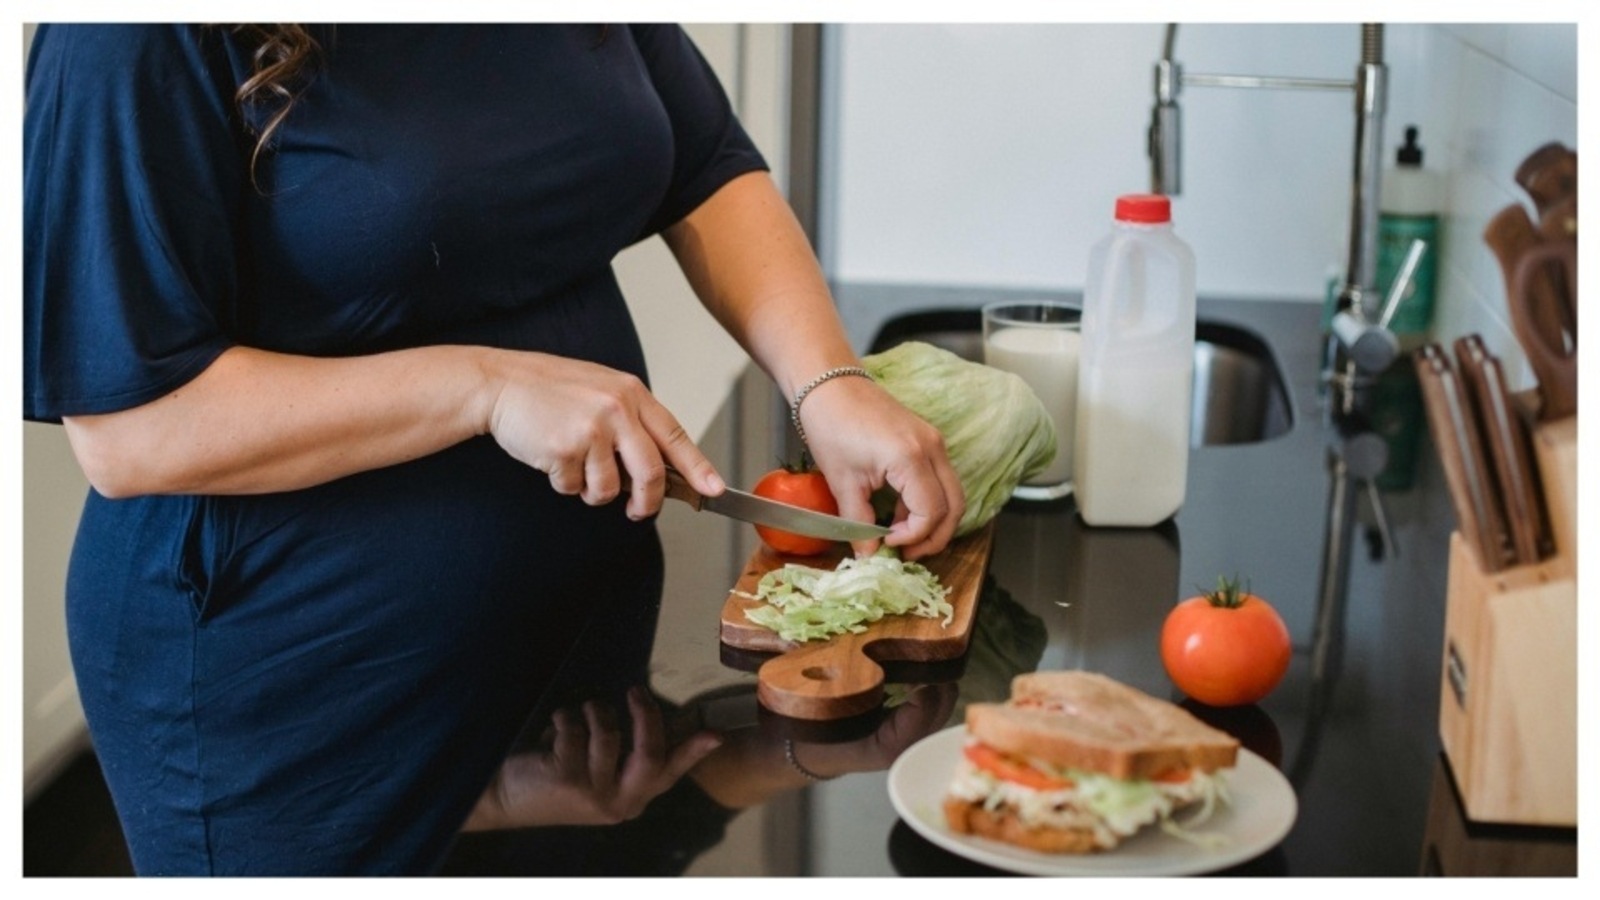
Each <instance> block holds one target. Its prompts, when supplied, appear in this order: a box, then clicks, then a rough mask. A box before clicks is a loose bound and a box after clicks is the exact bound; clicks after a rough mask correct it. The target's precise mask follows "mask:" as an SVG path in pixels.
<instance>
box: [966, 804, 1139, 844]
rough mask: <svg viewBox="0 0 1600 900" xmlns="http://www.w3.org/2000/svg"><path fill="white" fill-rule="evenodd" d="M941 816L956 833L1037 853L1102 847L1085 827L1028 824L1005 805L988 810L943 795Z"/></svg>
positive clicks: (1092, 833)
mask: <svg viewBox="0 0 1600 900" xmlns="http://www.w3.org/2000/svg"><path fill="white" fill-rule="evenodd" d="M944 820H945V822H946V823H948V824H949V826H950V830H951V831H954V832H956V833H958V834H975V835H977V836H979V837H986V838H990V839H993V840H997V841H1005V842H1006V843H1008V844H1016V845H1017V846H1019V847H1027V848H1028V849H1029V850H1037V851H1039V852H1040V853H1097V852H1099V851H1100V850H1103V849H1108V848H1103V847H1101V846H1100V845H1099V844H1097V843H1096V842H1095V838H1094V831H1093V829H1089V828H1029V827H1028V826H1026V825H1024V824H1022V820H1021V819H1019V818H1017V816H1016V815H1015V814H1014V813H1012V812H1011V811H1010V810H1008V809H997V810H994V811H990V810H987V809H984V808H983V805H982V804H979V803H972V802H969V801H966V800H961V799H959V798H956V797H946V798H945V801H944Z"/></svg>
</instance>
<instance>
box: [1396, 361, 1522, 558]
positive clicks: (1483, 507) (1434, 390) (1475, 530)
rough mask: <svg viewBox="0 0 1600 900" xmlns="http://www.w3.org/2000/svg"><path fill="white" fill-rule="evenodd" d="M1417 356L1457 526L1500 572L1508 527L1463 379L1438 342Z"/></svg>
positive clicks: (1429, 415) (1476, 552)
mask: <svg viewBox="0 0 1600 900" xmlns="http://www.w3.org/2000/svg"><path fill="white" fill-rule="evenodd" d="M1413 358H1414V362H1415V365H1416V369H1417V380H1418V382H1420V383H1421V385H1422V396H1423V405H1424V406H1425V407H1426V409H1427V412H1428V430H1429V432H1430V433H1431V434H1432V435H1433V443H1434V446H1435V447H1436V448H1438V451H1439V457H1440V460H1441V461H1442V462H1443V464H1444V474H1445V481H1446V483H1447V484H1448V485H1449V488H1450V497H1451V500H1452V502H1453V503H1454V505H1455V508H1456V522H1457V525H1458V526H1459V527H1460V529H1461V534H1462V537H1464V538H1465V539H1466V540H1467V543H1468V544H1470V545H1471V546H1472V548H1473V551H1474V553H1475V555H1476V556H1477V557H1478V560H1479V564H1480V565H1482V566H1483V569H1484V571H1486V572H1498V571H1500V570H1501V569H1502V568H1504V567H1505V557H1506V548H1505V542H1504V541H1503V539H1502V535H1503V531H1502V530H1501V528H1500V526H1499V524H1498V521H1497V520H1496V519H1495V518H1494V515H1495V512H1494V505H1493V503H1492V502H1491V497H1490V495H1489V492H1488V489H1487V481H1486V477H1487V473H1486V472H1485V470H1484V460H1483V453H1482V447H1481V445H1480V444H1479V443H1478V440H1477V437H1476V435H1475V433H1474V429H1475V427H1476V423H1475V421H1474V420H1473V419H1472V418H1471V417H1470V416H1469V415H1468V412H1469V410H1468V407H1467V405H1466V403H1465V401H1464V399H1463V397H1462V392H1461V382H1460V380H1459V379H1458V378H1457V376H1456V372H1455V370H1454V369H1453V368H1451V365H1450V359H1449V357H1447V356H1446V355H1445V353H1444V350H1443V349H1442V348H1441V347H1440V346H1439V345H1438V344H1436V343H1429V344H1425V345H1423V346H1422V347H1420V348H1418V350H1417V351H1416V353H1415V354H1414V357H1413Z"/></svg>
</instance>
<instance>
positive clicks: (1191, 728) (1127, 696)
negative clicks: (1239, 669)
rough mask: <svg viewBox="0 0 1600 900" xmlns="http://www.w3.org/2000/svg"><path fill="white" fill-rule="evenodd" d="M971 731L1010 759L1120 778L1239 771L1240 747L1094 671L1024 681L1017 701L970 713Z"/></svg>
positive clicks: (1037, 675) (1017, 686)
mask: <svg viewBox="0 0 1600 900" xmlns="http://www.w3.org/2000/svg"><path fill="white" fill-rule="evenodd" d="M967 731H968V733H969V734H971V735H973V736H974V737H976V738H977V739H978V740H980V741H982V742H983V743H985V744H988V745H989V746H991V747H993V748H995V749H996V750H1000V751H1002V752H1005V753H1012V754H1016V755H1018V756H1033V757H1038V758H1041V759H1046V760H1049V761H1050V762H1051V763H1053V764H1055V765H1058V766H1066V767H1070V768H1076V769H1083V770H1085V771H1089V772H1099V773H1102V774H1105V775H1109V776H1111V777H1113V778H1153V777H1155V776H1157V775H1160V774H1162V773H1164V772H1167V771H1169V770H1172V769H1178V768H1195V769H1199V770H1200V771H1203V772H1211V771H1214V770H1216V769H1223V768H1227V767H1229V766H1232V765H1233V764H1234V762H1235V761H1236V759H1237V757H1238V752H1239V742H1238V741H1237V740H1236V739H1234V738H1233V737H1232V736H1231V735H1229V734H1227V733H1225V732H1222V731H1218V730H1217V729H1215V728H1212V727H1211V726H1209V725H1207V724H1205V723H1204V722H1201V721H1200V720H1199V719H1197V718H1195V717H1194V716H1192V715H1190V714H1189V713H1188V712H1187V711H1186V710H1184V709H1182V708H1181V707H1179V706H1177V705H1176V704H1173V703H1169V702H1167V701H1166V700H1161V699H1159V698H1156V697H1152V696H1150V695H1149V694H1146V693H1144V692H1143V691H1140V690H1138V689H1136V688H1132V687H1129V686H1127V685H1125V684H1122V683H1121V682H1118V681H1115V680H1113V679H1111V678H1107V677H1106V676H1104V675H1098V674H1095V673H1093V672H1078V671H1070V672H1034V673H1031V674H1027V675H1019V676H1017V677H1016V678H1015V679H1014V680H1013V681H1012V684H1011V699H1010V700H1009V701H1008V702H1006V703H1004V704H999V703H974V704H971V705H969V706H968V707H967Z"/></svg>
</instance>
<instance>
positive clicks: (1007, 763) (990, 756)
mask: <svg viewBox="0 0 1600 900" xmlns="http://www.w3.org/2000/svg"><path fill="white" fill-rule="evenodd" d="M961 753H962V755H964V756H966V758H967V760H968V761H969V762H971V763H972V764H973V765H974V766H977V767H978V768H980V769H982V770H984V771H985V772H988V773H989V774H990V775H993V776H994V777H996V778H998V779H1000V780H1001V781H1012V782H1015V783H1017V784H1020V785H1023V786H1024V787H1031V788H1033V789H1034V790H1036V791H1053V790H1060V789H1062V788H1069V787H1072V782H1071V781H1069V780H1067V779H1065V778H1056V777H1055V776H1052V775H1046V774H1045V773H1044V772H1041V771H1039V770H1038V769H1035V768H1034V767H1033V766H1030V765H1028V764H1027V763H1025V762H1022V761H1021V760H1018V759H1014V758H1012V757H1010V756H1007V755H1005V754H1004V753H1001V752H1000V751H999V750H996V749H994V748H993V747H990V746H989V745H987V744H967V745H966V746H965V747H963V748H962V749H961Z"/></svg>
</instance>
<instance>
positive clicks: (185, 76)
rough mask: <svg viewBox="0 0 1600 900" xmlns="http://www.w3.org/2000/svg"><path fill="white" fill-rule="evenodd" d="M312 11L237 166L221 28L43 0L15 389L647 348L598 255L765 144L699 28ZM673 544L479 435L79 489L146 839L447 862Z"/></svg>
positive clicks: (313, 869)
mask: <svg viewBox="0 0 1600 900" xmlns="http://www.w3.org/2000/svg"><path fill="white" fill-rule="evenodd" d="M316 33H317V34H318V36H319V37H320V38H321V41H322V44H323V47H324V50H325V53H324V56H323V59H322V62H321V65H320V67H319V69H318V72H317V74H316V77H315V79H314V80H313V81H312V82H311V83H310V85H309V87H308V88H307V89H306V90H305V92H304V94H303V95H302V97H301V99H300V101H299V103H298V105H296V106H295V107H294V110H293V112H292V114H291V115H290V117H289V119H288V121H287V123H286V125H285V126H284V127H283V128H282V129H281V130H280V132H279V133H278V135H277V137H276V139H275V142H274V147H273V149H272V150H271V151H270V152H268V153H265V154H263V155H262V157H261V160H260V163H259V164H258V168H257V171H256V175H255V181H254V182H252V178H251V173H250V168H249V159H250V153H251V150H252V148H253V144H254V137H253V135H251V134H250V133H249V131H248V130H247V129H246V128H245V127H244V124H243V123H242V122H241V119H240V113H239V112H238V110H237V108H236V106H235V104H234V101H233V93H234V90H235V88H236V86H237V85H238V84H239V83H240V82H241V80H242V79H244V78H245V77H247V75H248V72H249V55H248V54H249V48H248V47H245V46H241V45H240V43H238V42H237V41H236V39H235V38H234V37H233V36H232V35H231V34H230V33H228V32H227V31H226V30H222V29H201V28H196V27H178V26H105V27H100V26H42V27H40V29H39V32H38V35H37V38H36V40H35V43H34V46H33V50H32V56H31V59H30V61H29V70H28V73H27V118H26V126H25V133H24V173H25V216H24V258H25V262H24V329H23V336H24V343H25V347H24V370H23V371H24V379H23V381H24V398H23V404H24V414H25V415H26V416H27V417H28V418H30V419H35V420H41V421H57V420H59V419H60V417H61V416H63V415H78V414H91V413H104V412H111V411H116V410H121V409H126V408H129V407H133V406H137V405H139V404H142V403H145V402H148V401H151V400H154V399H156V398H159V397H161V396H163V395H165V394H167V393H169V392H171V391H173V390H174V389H176V388H178V387H180V386H181V385H183V384H184V383H185V382H186V381H188V380H189V379H192V378H193V377H195V376H196V375H198V374H199V373H200V372H201V371H202V370H204V369H205V368H206V366H207V365H209V364H210V363H211V362H212V361H213V360H214V359H215V358H216V357H217V356H218V355H219V354H220V353H222V352H223V351H224V350H226V349H227V348H229V347H231V346H235V345H244V346H250V347H257V348H263V349H268V350H274V351H281V352H286V353H296V354H306V355H313V356H343V355H356V354H365V353H372V352H376V351H382V350H388V349H394V348H403V347H411V346H417V345H423V344H444V343H472V344H482V345H492V346H497V347H507V348H518V349H526V350H538V351H544V352H550V353H556V354H561V355H564V356H569V357H576V358H582V359H587V360H592V361H595V362H598V363H603V364H605V365H608V366H612V367H614V368H617V369H621V370H624V371H628V372H633V373H635V374H638V375H640V376H641V377H643V376H644V375H645V370H644V359H643V355H642V353H641V350H640V346H639V341H638V337H637V334H636V333H635V331H634V326H633V323H632V321H631V319H630V318H629V315H628V311H627V308H626V306H625V304H624V302H623V298H622V296H621V293H620V291H619V289H618V287H617V284H616V281H615V279H614V277H613V275H612V272H611V267H610V263H611V260H612V259H613V257H614V256H615V255H616V254H617V253H618V252H619V251H620V250H622V249H624V248H625V247H627V246H629V245H630V244H632V243H634V242H636V241H638V240H640V239H642V238H644V237H647V236H649V235H652V234H654V233H656V232H658V231H660V230H661V229H662V228H664V227H666V226H668V225H670V224H672V223H673V222H675V221H678V220H679V219H681V218H682V217H683V216H684V215H686V214H687V213H689V212H690V211H692V210H693V209H694V208H695V207H696V206H697V205H698V204H700V203H701V202H703V201H704V200H705V199H706V198H707V197H709V196H710V195H711V194H712V193H713V192H714V191H716V190H717V188H719V187H720V186H721V185H723V184H725V183H726V182H727V181H728V180H730V179H731V178H733V177H735V176H737V175H740V174H743V173H745V172H749V171H752V170H756V169H761V168H764V163H763V161H762V158H761V156H760V155H759V153H758V152H757V151H756V149H755V147H754V146H753V145H752V143H751V141H750V140H749V138H748V137H747V135H746V134H745V133H744V131H743V130H742V129H741V127H740V125H739V123H738V122H737V120H736V119H735V117H734V115H733V113H732V111H731V109H730V107H729V105H728V102H727V99H726V97H725V96H724V94H723V92H722V90H721V88H720V86H719V85H718V84H717V82H716V79H715V76H714V75H713V74H712V72H711V70H710V69H709V68H708V67H707V66H706V64H705V62H704V61H703V60H702V59H701V57H700V56H699V54H698V53H697V52H696V51H695V49H694V48H693V46H692V45H691V44H690V42H689V41H688V39H687V38H686V37H685V36H684V34H683V33H682V32H681V31H680V30H679V29H677V28H675V27H668V26H634V27H626V26H619V25H614V26H608V27H601V26H576V25H573V26H424V25H341V26H338V28H337V29H336V30H335V29H327V28H321V29H317V30H316ZM247 114H248V115H250V116H253V117H256V118H258V119H259V118H260V117H261V116H262V115H263V113H262V112H261V111H258V110H252V111H250V112H248V113H247ZM258 124H259V123H258ZM658 553H659V547H658V544H657V542H656V537H655V532H654V528H653V526H652V525H650V524H649V523H644V524H640V523H631V522H629V521H628V520H627V518H626V516H625V515H624V514H623V511H622V505H621V504H620V503H618V504H613V505H611V506H609V507H605V508H598V509H595V508H590V507H587V506H585V505H584V504H583V503H582V502H581V501H580V500H578V499H577V498H574V497H562V496H560V495H557V494H556V493H554V491H553V490H551V488H550V486H549V483H548V481H547V479H546V478H545V477H544V476H543V475H542V474H540V473H538V472H536V471H533V470H531V469H528V468H526V467H524V466H522V465H521V464H519V463H517V462H515V461H513V460H512V459H510V458H509V457H508V456H507V455H506V454H505V453H504V452H502V451H501V450H500V449H499V448H498V446H497V445H496V444H495V443H494V441H493V440H492V439H491V438H487V437H485V438H478V439H473V440H469V441H467V442H465V443H462V444H459V445H457V446H455V447H452V448H450V449H448V450H445V451H443V452H440V453H437V454H434V455H432V456H429V457H426V458H423V459H419V460H416V461H414V462H411V463H406V464H402V465H396V466H392V467H388V468H384V469H380V470H375V471H370V472H365V473H361V474H357V475H352V476H350V477H346V478H341V479H338V480H336V481H333V482H331V483H328V484H324V485H321V486H318V487H314V488H310V489H306V490H297V491H290V492H283V493H276V494H268V495H260V496H242V497H239V496H171V497H142V498H133V499H125V500H115V501H112V500H107V499H105V498H103V497H101V496H99V495H98V494H96V493H94V492H93V491H90V493H89V496H88V498H87V500H86V502H85V506H84V510H83V517H82V524H81V526H80V530H79V533H78V536H77V540H76V543H75V545H74V548H73V554H72V560H71V565H70V570H69V573H68V579H67V625H68V633H69V639H70V644H71V649H72V657H73V666H74V670H75V672H76V676H77V680H78V687H79V691H80V694H81V696H82V699H83V705H84V710H85V713H86V715H87V718H88V721H89V726H90V733H91V736H92V739H93V741H94V745H95V748H96V751H97V752H98V754H99V756H100V760H101V764H102V766H103V767H104V770H105V772H106V776H107V780H108V783H109V784H110V787H111V789H112V793H113V796H114V799H115V801H116V805H117V809H118V813H119V815H120V816H121V819H122V822H123V826H124V830H125V832H126V835H127V838H128V841H129V845H130V849H131V851H132V855H133V859H134V863H135V866H136V867H137V869H138V870H139V871H140V872H141V873H147V874H158V873H159V874H245V873H253V874H266V873H292V874H317V873H357V872H391V873H401V872H425V871H430V870H431V869H432V868H433V867H434V866H436V865H437V863H438V861H439V860H440V859H441V858H442V856H443V854H444V853H445V851H446V850H447V849H448V846H449V844H450V841H451V838H452V835H453V834H454V832H455V830H456V828H457V826H458V825H459V823H460V822H461V821H462V819H463V818H464V817H465V815H466V813H467V811H468V810H469V809H470V808H471V806H472V804H473V802H474V800H475V799H476V797H477V795H478V793H479V791H480V790H481V789H482V787H483V786H484V784H485V783H486V782H487V780H488V778H489V777H490V776H491V775H492V773H493V771H494V769H495V768H496V766H497V764H498V762H499V760H500V758H501V756H502V754H503V753H504V752H505V750H506V748H507V747H508V746H509V745H510V744H511V742H512V741H513V739H514V738H515V736H516V734H517V731H518V728H519V726H521V724H522V723H523V721H524V719H525V718H526V717H527V715H528V713H529V711H530V709H532V708H533V706H534V705H535V704H536V703H537V702H538V701H539V700H540V696H541V692H542V691H543V690H544V689H545V688H546V687H548V686H549V685H550V683H551V681H552V679H553V678H554V677H555V675H556V673H557V671H558V669H559V668H560V667H561V666H562V665H563V662H564V661H566V660H567V656H568V655H569V652H570V649H571V647H572V646H573V644H574V642H575V641H576V640H577V637H578V635H579V634H580V633H581V632H583V630H584V629H585V628H586V627H600V628H603V627H604V622H605V620H606V619H607V617H610V616H619V615H620V616H629V615H635V614H637V613H638V611H639V608H640V607H641V606H642V605H648V604H650V603H653V602H657V600H658V599H659V593H658V591H659V565H658V564H659V556H658ZM652 561H654V562H655V563H657V565H656V566H655V567H654V568H652V566H651V562H652Z"/></svg>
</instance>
